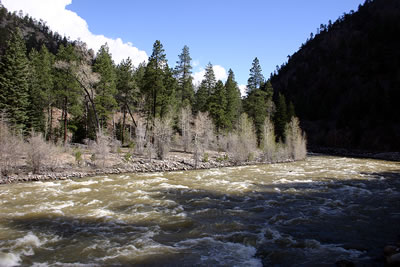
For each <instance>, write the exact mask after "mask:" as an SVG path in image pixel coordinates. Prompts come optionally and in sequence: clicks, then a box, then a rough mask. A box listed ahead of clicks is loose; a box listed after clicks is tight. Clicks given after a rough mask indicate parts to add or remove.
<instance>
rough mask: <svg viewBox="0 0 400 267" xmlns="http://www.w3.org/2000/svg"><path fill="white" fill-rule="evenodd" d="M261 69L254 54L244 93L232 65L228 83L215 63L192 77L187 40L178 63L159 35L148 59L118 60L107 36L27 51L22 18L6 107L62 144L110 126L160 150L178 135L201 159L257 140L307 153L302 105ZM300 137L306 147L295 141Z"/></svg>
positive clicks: (0, 78)
mask: <svg viewBox="0 0 400 267" xmlns="http://www.w3.org/2000/svg"><path fill="white" fill-rule="evenodd" d="M261 72H262V70H261V66H260V63H259V61H258V59H257V58H255V59H254V61H253V63H252V67H251V69H250V76H249V79H248V84H247V96H246V97H244V98H243V99H242V98H241V94H240V90H239V87H238V84H237V82H236V81H235V75H234V72H233V71H232V70H229V75H228V78H227V80H226V82H225V83H224V82H222V81H221V80H218V81H217V80H216V78H215V74H214V71H213V66H212V64H211V63H209V64H208V65H207V67H206V71H205V75H204V78H203V80H202V81H201V83H200V85H198V86H195V85H193V80H192V75H191V74H192V65H191V56H190V52H189V47H187V46H184V47H183V49H182V52H181V54H180V55H179V56H178V60H177V62H176V64H175V67H174V68H172V67H170V66H169V64H168V61H167V59H166V54H165V51H164V48H163V45H162V43H161V42H160V41H159V40H157V41H155V43H154V45H153V51H152V54H151V56H150V57H149V59H148V62H147V63H142V64H140V65H139V66H136V67H134V66H133V64H132V61H131V59H130V58H127V59H125V60H123V61H122V62H121V63H119V64H115V63H114V62H113V60H112V55H111V54H110V52H109V48H108V46H107V44H105V45H103V46H102V47H101V48H100V49H99V51H97V53H94V51H93V50H90V49H88V48H87V47H86V45H85V44H84V43H82V42H78V41H75V42H68V43H67V44H63V43H61V44H60V45H59V47H58V49H57V51H56V53H52V52H50V51H49V49H48V48H47V47H46V45H44V44H43V45H42V46H41V47H40V49H38V50H37V49H36V48H35V47H32V48H31V49H30V50H29V51H28V50H27V48H26V40H24V38H23V36H22V32H21V31H20V30H19V29H18V28H16V30H14V31H11V32H10V33H9V39H8V40H7V41H6V48H5V51H4V53H3V55H2V56H1V59H0V87H1V90H0V110H1V111H2V118H3V120H7V122H8V124H9V125H10V127H11V128H12V129H13V131H14V132H16V133H20V134H22V135H23V136H28V135H30V133H31V132H35V133H41V134H42V136H43V137H44V139H46V140H48V141H51V142H55V143H62V144H64V145H65V144H68V143H69V142H74V143H82V142H84V141H85V140H89V139H91V140H97V139H98V137H99V135H103V134H106V135H108V136H110V138H112V139H115V140H119V142H120V143H121V144H122V145H129V144H132V143H133V144H134V145H135V146H136V148H137V151H139V152H140V151H144V150H147V151H150V154H151V153H152V152H151V151H153V152H154V154H155V155H157V156H158V157H159V158H164V157H165V156H166V154H167V153H168V151H169V148H170V144H171V142H175V143H179V144H180V146H181V147H182V148H183V150H185V151H191V152H193V153H194V154H195V155H197V156H196V159H200V158H201V155H202V153H203V154H204V151H205V150H206V149H209V148H210V149H211V148H213V149H218V150H224V151H236V153H235V154H237V155H238V154H240V156H241V157H243V155H244V157H245V158H243V159H237V160H238V161H243V160H249V159H250V158H251V157H252V155H251V154H252V150H253V149H257V148H260V149H261V150H263V149H264V150H263V151H267V150H270V151H269V152H268V153H269V154H271V153H270V152H271V151H274V153H273V154H276V153H275V152H276V151H278V148H279V149H280V150H279V151H281V152H282V151H286V152H285V153H286V156H285V157H291V158H301V157H303V156H304V155H305V138H304V135H303V133H302V132H301V130H300V129H299V123H298V120H297V118H296V117H295V113H294V106H293V104H292V103H287V102H286V100H285V96H284V95H282V94H279V95H277V96H274V93H273V88H272V85H271V82H270V81H269V80H265V78H264V77H263V75H262V73H261ZM178 139H179V142H178V141H177V140H178ZM296 142H297V143H298V142H300V143H301V144H300V147H301V149H300V148H296V149H297V150H301V151H302V152H301V153H302V156H298V155H297V156H294V154H293V153H295V152H294V150H296V149H292V150H290V149H289V147H290V146H292V145H294V144H297V143H296ZM241 146H242V147H241ZM243 146H245V147H243ZM267 147H268V149H267ZM239 150H246V152H245V153H238V152H237V151H239ZM289 150H290V151H292V152H288V151H289ZM268 153H267V154H268ZM288 153H289V154H291V155H292V156H288V155H289V154H288ZM264 154H265V153H264ZM269 154H268V155H269ZM303 154H304V155H303ZM265 155H266V154H265ZM268 157H270V160H272V159H273V156H272V155H269V156H268Z"/></svg>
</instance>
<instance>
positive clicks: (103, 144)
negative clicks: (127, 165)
mask: <svg viewBox="0 0 400 267" xmlns="http://www.w3.org/2000/svg"><path fill="white" fill-rule="evenodd" d="M91 149H92V151H93V153H94V155H95V160H96V161H97V160H99V161H101V163H102V166H103V167H104V166H105V162H106V159H107V157H108V155H109V154H110V139H109V138H108V137H107V136H106V135H104V134H103V133H102V132H101V131H99V132H98V133H97V140H96V142H95V143H93V144H92V147H91Z"/></svg>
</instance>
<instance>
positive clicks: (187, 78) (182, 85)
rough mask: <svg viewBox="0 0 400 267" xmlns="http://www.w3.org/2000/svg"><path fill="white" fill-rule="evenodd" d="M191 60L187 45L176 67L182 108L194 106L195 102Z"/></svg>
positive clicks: (178, 93)
mask: <svg viewBox="0 0 400 267" xmlns="http://www.w3.org/2000/svg"><path fill="white" fill-rule="evenodd" d="M191 60H192V58H191V57H190V53H189V47H188V46H186V45H185V46H184V47H183V49H182V53H181V54H180V55H179V60H178V61H177V62H176V63H177V65H176V67H175V75H176V77H177V79H178V87H177V89H178V90H177V97H178V98H179V99H180V101H181V105H182V106H187V105H192V104H193V101H194V89H193V83H192V80H193V79H192V76H191V75H190V74H192V71H191V70H192V66H191V63H190V62H191Z"/></svg>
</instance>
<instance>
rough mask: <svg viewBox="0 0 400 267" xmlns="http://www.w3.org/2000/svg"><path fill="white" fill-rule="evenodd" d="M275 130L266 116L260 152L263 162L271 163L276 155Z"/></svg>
mask: <svg viewBox="0 0 400 267" xmlns="http://www.w3.org/2000/svg"><path fill="white" fill-rule="evenodd" d="M275 139H276V138H275V129H274V124H273V123H272V121H271V119H270V118H269V117H268V116H267V117H266V118H265V121H264V125H263V140H262V151H263V158H264V161H268V162H273V161H274V157H275V153H276V142H275Z"/></svg>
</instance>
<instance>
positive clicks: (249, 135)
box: [228, 113, 257, 163]
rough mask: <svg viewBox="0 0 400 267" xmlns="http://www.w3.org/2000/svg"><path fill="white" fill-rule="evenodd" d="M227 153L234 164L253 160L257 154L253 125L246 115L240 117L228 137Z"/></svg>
mask: <svg viewBox="0 0 400 267" xmlns="http://www.w3.org/2000/svg"><path fill="white" fill-rule="evenodd" d="M228 139H229V141H228V153H229V154H230V158H231V159H232V160H233V161H235V162H236V163H241V162H244V161H249V160H253V159H254V157H255V156H256V155H255V153H257V136H256V132H255V129H254V124H253V122H252V121H251V119H249V117H248V116H247V114H246V113H243V114H242V115H241V116H240V119H239V124H238V128H237V130H236V131H235V132H233V133H230V134H229V137H228Z"/></svg>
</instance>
